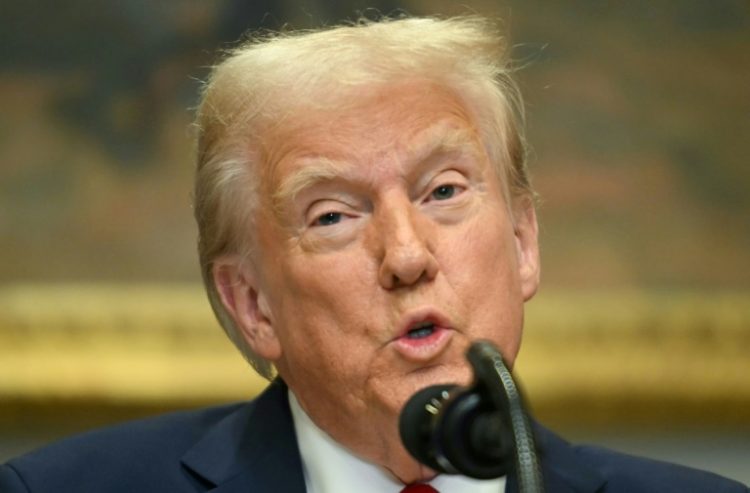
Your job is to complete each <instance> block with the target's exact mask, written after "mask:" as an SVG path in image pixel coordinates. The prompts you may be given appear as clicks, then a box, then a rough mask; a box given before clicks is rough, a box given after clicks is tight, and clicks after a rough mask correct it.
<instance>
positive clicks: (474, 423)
mask: <svg viewBox="0 0 750 493" xmlns="http://www.w3.org/2000/svg"><path fill="white" fill-rule="evenodd" d="M466 357H467V359H468V361H469V363H470V365H471V367H472V369H473V370H474V376H475V380H474V382H473V383H472V385H471V386H470V387H468V388H466V387H459V386H457V385H435V386H432V387H427V388H425V389H422V390H421V391H419V392H417V393H416V394H415V395H414V396H412V398H411V399H409V401H408V402H407V403H406V405H405V406H404V409H403V411H402V413H401V417H400V420H399V431H400V434H401V439H402V441H403V443H404V446H405V447H406V449H407V450H408V451H409V453H410V454H412V456H414V458H415V459H417V460H418V461H419V462H421V463H422V464H425V465H426V466H428V467H430V468H431V469H434V470H436V471H439V472H444V473H448V474H462V475H465V476H469V477H473V478H477V479H491V478H497V477H500V476H504V475H506V474H508V473H509V472H510V471H511V470H515V471H516V474H517V477H518V485H519V491H520V492H521V493H542V492H543V484H542V476H541V469H540V466H539V460H538V458H537V454H536V447H535V444H534V437H533V434H532V432H531V426H530V424H529V419H528V417H527V415H526V412H525V410H524V407H523V404H522V400H521V396H520V394H519V392H518V389H517V388H516V385H515V382H514V381H513V377H512V376H511V374H510V371H509V370H508V369H507V367H506V366H505V364H504V363H503V359H502V356H501V355H500V352H499V351H498V350H497V348H495V346H493V345H492V344H491V343H489V342H486V341H478V342H475V343H474V344H472V345H471V347H470V348H469V350H468V352H467V354H466Z"/></svg>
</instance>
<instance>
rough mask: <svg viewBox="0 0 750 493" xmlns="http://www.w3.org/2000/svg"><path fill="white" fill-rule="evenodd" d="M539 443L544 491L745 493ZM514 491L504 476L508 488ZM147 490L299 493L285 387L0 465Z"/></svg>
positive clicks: (94, 488) (24, 481) (714, 481)
mask: <svg viewBox="0 0 750 493" xmlns="http://www.w3.org/2000/svg"><path fill="white" fill-rule="evenodd" d="M537 440H538V446H539V447H540V449H542V450H543V458H542V464H543V475H544V480H545V484H546V491H547V492H548V493H558V492H559V493H564V492H565V493H567V492H581V493H594V492H608V493H635V492H654V493H657V492H658V493H669V492H675V493H677V492H679V493H689V492H710V493H723V492H727V493H730V492H736V493H742V492H744V493H748V489H747V488H746V487H744V486H742V485H740V484H739V483H736V482H733V481H729V480H727V479H723V478H721V477H719V476H716V475H714V474H710V473H706V472H701V471H696V470H693V469H688V468H685V467H680V466H676V465H671V464H665V463H661V462H656V461H651V460H646V459H641V458H636V457H631V456H627V455H623V454H619V453H616V452H612V451H608V450H605V449H601V448H595V447H576V446H572V445H570V444H568V443H566V442H565V441H563V440H562V439H560V438H558V437H556V436H555V435H553V434H552V433H551V432H549V431H547V430H544V429H543V428H541V427H540V428H539V430H538V437H537ZM515 490H516V486H515V478H513V477H509V478H508V489H507V491H515ZM151 491H153V492H165V493H171V492H191V493H195V492H204V491H211V492H214V493H260V492H268V493H285V492H304V491H305V481H304V477H303V473H302V463H301V459H300V456H299V451H298V449H297V441H296V437H295V433H294V427H293V424H292V416H291V413H290V411H289V403H288V401H287V391H286V386H285V385H284V384H283V382H280V381H276V382H274V383H273V384H271V385H270V386H269V388H268V389H267V390H266V391H265V392H264V393H263V394H262V395H261V396H260V397H259V398H258V399H256V400H255V401H253V402H251V403H244V404H236V405H231V406H224V407H219V408H212V409H207V410H199V411H192V412H182V413H176V414H170V415H166V416H163V417H158V418H153V419H148V420H143V421H138V422H134V423H129V424H125V425H121V426H118V427H114V428H108V429H104V430H101V431H95V432H90V433H87V434H84V435H80V436H75V437H72V438H69V439H66V440H63V441H61V442H59V443H57V444H53V445H51V446H48V447H46V448H43V449H41V450H39V451H36V452H33V453H31V454H28V455H25V456H22V457H19V458H17V459H13V460H11V461H9V462H8V463H7V464H5V465H2V466H0V492H2V493H20V492H34V493H52V492H54V493H60V492H64V493H67V492H80V493H103V492H104V493H107V492H114V493H119V492H122V493H125V492H127V493H133V492H151ZM334 493H335V492H334ZM444 493H450V492H444Z"/></svg>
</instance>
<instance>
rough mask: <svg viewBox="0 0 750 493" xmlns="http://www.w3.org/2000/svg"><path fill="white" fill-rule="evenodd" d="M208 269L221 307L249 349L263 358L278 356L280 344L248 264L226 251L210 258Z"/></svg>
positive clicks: (266, 304) (265, 303)
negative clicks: (211, 260) (228, 315)
mask: <svg viewBox="0 0 750 493" xmlns="http://www.w3.org/2000/svg"><path fill="white" fill-rule="evenodd" d="M211 273H212V275H213V279H214V284H215V285H216V289H217V291H218V292H219V296H220V297H221V302H222V303H223V304H224V308H226V310H227V311H228V312H229V313H230V314H231V316H232V319H234V323H235V325H236V326H237V330H239V331H240V334H241V335H242V337H243V338H244V340H245V342H246V343H247V345H248V346H249V347H250V349H252V350H253V352H255V354H257V355H258V356H260V357H261V358H264V359H266V360H269V361H276V360H278V359H279V358H280V357H281V344H280V342H279V339H278V337H277V335H276V331H275V330H274V325H273V317H272V316H271V312H270V308H269V305H268V302H267V300H266V297H265V295H264V294H263V292H262V291H261V290H260V289H259V288H258V282H257V276H256V275H255V273H254V272H252V268H251V267H250V266H248V264H247V262H243V261H242V260H241V258H240V257H239V256H238V255H228V256H224V257H220V258H218V259H216V260H215V261H214V262H213V267H212V269H211Z"/></svg>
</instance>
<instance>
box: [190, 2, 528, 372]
mask: <svg viewBox="0 0 750 493" xmlns="http://www.w3.org/2000/svg"><path fill="white" fill-rule="evenodd" d="M414 78H418V79H426V80H430V81H435V82H437V83H440V84H442V85H444V86H445V87H447V88H449V89H451V90H453V91H455V93H456V94H457V95H458V96H459V97H460V98H461V99H462V101H463V102H464V103H465V104H466V106H467V108H468V109H469V110H470V112H471V113H472V115H473V117H474V118H475V120H476V122H475V123H476V124H477V125H478V127H479V128H480V132H481V136H482V139H483V143H484V146H485V147H486V150H487V153H488V155H489V157H490V159H491V160H492V162H493V163H494V164H495V166H496V169H497V171H498V173H499V176H500V177H501V179H502V183H503V186H504V187H505V189H506V192H507V196H508V197H509V198H516V197H521V196H528V197H531V196H532V195H533V192H532V190H531V186H530V184H529V180H528V176H527V171H526V162H525V161H526V159H525V157H526V152H525V146H524V141H523V136H522V133H521V129H522V127H523V125H522V123H523V122H522V120H523V111H522V106H521V102H520V96H519V93H518V90H517V88H516V85H515V83H514V81H513V79H512V78H511V68H510V66H509V59H508V46H507V43H506V42H505V40H504V38H503V37H502V36H501V35H500V33H499V31H498V29H497V28H496V26H495V24H494V23H493V22H491V21H488V20H486V19H482V18H479V17H457V18H449V19H437V18H399V19H382V20H379V21H376V22H372V21H362V22H359V23H356V24H353V25H345V26H338V27H333V28H326V29H322V30H316V31H300V32H292V33H283V34H280V33H277V34H273V35H265V36H262V37H257V38H254V39H251V40H250V41H248V42H247V43H245V44H243V45H242V46H240V47H239V48H237V49H235V50H232V51H231V52H229V53H228V56H227V57H226V58H225V59H224V60H223V61H222V62H221V63H219V64H218V65H216V66H215V67H214V69H213V71H212V74H211V76H210V78H209V80H208V82H207V83H206V85H205V87H204V91H203V97H202V101H201V104H200V106H199V108H198V113H197V118H196V124H197V128H198V152H197V172H196V179H195V197H194V200H195V203H194V212H195V218H196V220H197V222H198V233H199V236H198V253H199V258H200V264H201V272H202V275H203V281H204V283H205V286H206V290H207V292H208V298H209V300H210V302H211V306H212V307H213V310H214V312H215V313H216V316H217V318H218V320H219V322H220V323H221V325H222V327H223V328H224V330H225V331H226V333H227V335H228V336H229V338H230V339H231V340H232V342H234V344H235V345H236V346H237V347H238V348H239V349H240V351H241V352H242V353H243V355H244V356H245V358H246V359H247V360H248V361H249V362H250V363H251V364H252V365H253V367H254V368H255V369H256V371H258V373H260V374H261V375H263V376H264V377H266V378H271V377H272V375H273V368H272V366H271V364H270V363H269V362H268V361H265V360H263V359H262V358H259V357H258V356H257V355H255V354H254V353H253V352H252V350H251V349H250V348H249V347H248V345H247V344H246V342H245V340H244V339H243V337H242V335H241V333H240V331H239V330H238V329H237V327H236V326H235V323H234V320H232V317H231V316H230V315H229V313H228V312H227V311H226V309H225V308H224V306H223V304H222V302H221V298H220V296H219V294H218V291H217V288H216V286H215V285H214V281H213V275H212V268H213V261H214V260H215V259H216V258H217V257H219V256H220V255H225V254H231V253H234V254H240V255H249V254H250V253H249V252H251V251H252V249H253V245H252V244H251V243H252V242H253V238H252V236H251V234H250V232H252V227H253V218H254V211H255V209H256V208H257V207H258V203H259V199H258V191H259V187H260V183H259V178H258V177H259V173H258V170H260V169H262V168H261V167H262V166H263V165H264V163H263V150H262V149H263V134H264V131H267V129H268V128H269V127H270V126H273V125H283V122H284V121H285V120H286V119H293V118H294V114H295V112H300V111H305V110H307V109H310V108H329V109H331V108H332V109H336V108H340V107H341V106H343V105H345V104H347V103H346V101H347V97H351V96H352V95H353V94H356V92H355V90H356V89H357V88H360V89H361V88H362V87H364V86H372V85H382V84H388V83H389V82H395V81H401V80H405V79H414Z"/></svg>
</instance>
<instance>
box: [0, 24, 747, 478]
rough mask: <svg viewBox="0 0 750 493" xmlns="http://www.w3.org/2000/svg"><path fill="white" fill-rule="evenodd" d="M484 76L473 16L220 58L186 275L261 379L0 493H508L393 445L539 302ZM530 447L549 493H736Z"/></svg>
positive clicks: (492, 61) (94, 443) (516, 120)
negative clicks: (203, 290) (473, 355)
mask: <svg viewBox="0 0 750 493" xmlns="http://www.w3.org/2000/svg"><path fill="white" fill-rule="evenodd" d="M505 60H506V53H505V45H504V43H503V42H502V38H501V37H500V36H499V35H498V34H497V33H496V32H495V30H494V28H493V27H492V25H491V24H490V23H488V22H486V21H483V20H481V19H476V18H461V19H449V20H434V19H401V20H393V21H390V20H384V21H381V22H377V23H364V24H361V25H356V26H348V27H339V28H334V29H328V30H324V31H319V32H311V33H303V34H292V35H285V36H276V37H272V38H268V39H259V40H255V41H253V42H251V43H249V44H248V45H246V46H244V47H242V48H240V49H238V50H236V51H235V52H233V53H232V54H231V55H230V56H229V57H228V58H227V59H226V60H224V61H223V62H222V63H221V64H219V65H218V66H217V67H216V68H215V70H214V72H213V75H212V77H211V79H210V81H209V83H208V84H207V86H206V89H205V92H204V95H203V101H202V104H201V106H200V109H199V112H198V119H197V125H198V128H199V132H200V133H199V145H198V171H197V178H196V191H195V214H196V218H197V221H198V226H199V232H200V241H199V254H200V260H201V266H202V272H203V275H204V280H205V283H206V286H207V290H208V294H209V298H210V300H211V303H212V306H213V307H214V310H215V311H216V313H217V316H218V318H219V320H220V321H221V323H222V325H223V327H224V328H225V330H226V331H227V333H228V335H229V337H230V338H231V339H232V340H233V341H234V342H235V344H236V345H237V346H238V347H239V348H240V350H241V351H242V352H243V354H244V355H245V356H246V357H247V359H248V360H249V361H250V362H251V363H252V364H253V365H254V367H255V368H256V369H257V370H258V371H259V372H260V373H261V374H263V375H264V376H266V377H268V378H273V376H274V374H275V373H277V374H278V377H279V378H277V379H275V380H274V382H273V383H272V384H271V385H270V387H269V389H268V390H267V391H266V392H264V394H263V395H262V396H261V397H259V398H258V399H257V400H256V401H254V402H253V403H250V404H240V405H236V406H230V407H223V408H217V409H210V410H203V411H197V412H193V413H181V414H176V415H172V416H166V417H162V418H157V419H155V420H147V421H144V422H140V423H136V424H129V425H125V426H124V427H120V428H116V429H112V430H104V431H100V432H95V433H93V434H89V435H85V436H82V437H75V438H72V439H69V440H67V441H65V442H62V443H61V444H58V445H55V446H52V447H50V448H47V449H45V450H42V451H40V452H36V453H33V454H31V455H28V456H25V457H22V458H19V459H16V460H13V461H11V462H9V463H8V464H7V465H5V466H3V469H2V470H1V472H0V487H2V488H0V489H2V491H12V492H15V491H33V492H41V491H86V492H88V491H217V492H219V491H220V492H230V491H231V492H234V491H236V492H240V491H242V492H261V491H269V492H270V491H273V492H279V491H281V492H286V491H305V490H306V491H313V492H330V491H333V492H339V491H341V492H343V491H358V492H368V491H373V492H376V491H377V492H380V491H382V492H394V493H395V492H398V491H400V490H401V489H402V488H403V487H404V486H405V485H414V484H429V485H430V487H433V488H435V489H437V490H439V491H442V492H444V493H445V492H452V491H465V492H490V491H492V492H496V491H502V489H503V488H505V487H507V491H515V488H516V486H515V479H514V478H513V477H512V476H511V477H508V478H501V479H498V480H491V481H475V480H471V479H469V478H463V477H459V476H447V475H438V476H436V475H435V473H434V472H433V471H430V470H428V469H427V468H425V467H424V466H421V465H420V464H419V463H417V462H416V461H415V460H414V459H413V458H412V457H411V456H410V455H409V454H408V453H407V452H406V451H405V449H404V447H403V445H402V443H401V440H400V439H399V436H398V431H397V422H398V416H399V413H400V411H401V409H402V407H403V405H404V403H405V402H406V401H407V399H408V398H409V397H410V396H411V395H412V394H414V393H415V392H416V391H418V390H420V389H422V388H424V387H426V386H428V385H433V384H439V383H458V384H467V383H469V381H470V379H471V374H470V371H469V368H468V365H467V364H466V363H465V359H464V353H465V351H466V349H467V348H468V346H469V344H470V343H471V342H472V341H474V340H477V339H487V340H490V341H492V342H494V344H495V345H496V346H497V347H499V348H500V350H501V352H502V353H503V356H504V359H505V360H506V362H507V363H508V364H509V365H512V364H513V361H514V359H515V357H516V355H517V353H518V349H519V346H520V342H521V330H522V326H523V304H524V302H525V301H527V300H529V299H530V298H531V297H532V296H533V295H534V293H535V291H536V289H537V286H538V284H539V272H540V267H539V252H538V246H537V222H536V216H535V210H534V196H533V191H532V190H531V187H530V184H529V180H528V178H527V173H526V168H525V161H524V157H525V154H524V148H523V138H522V135H521V123H520V115H521V111H520V107H519V104H518V101H519V97H518V94H517V92H516V89H515V86H514V84H513V82H512V79H511V78H510V71H509V68H508V66H507V64H506V61H505ZM538 440H539V447H540V448H541V450H542V452H543V457H542V461H543V474H544V481H545V484H546V488H547V491H551V492H557V491H580V492H594V491H608V492H625V491H628V492H633V491H654V492H656V491H659V492H664V491H681V492H682V491H727V492H730V491H731V492H742V491H747V489H746V488H745V487H743V486H741V485H739V484H737V483H733V482H731V481H728V480H724V479H721V478H718V477H716V476H714V475H710V474H708V473H702V472H698V471H691V470H688V469H685V468H681V467H678V466H671V465H666V464H658V463H655V462H652V461H646V460H642V459H636V458H632V457H626V456H622V455H619V454H615V453H613V452H608V451H603V450H600V449H594V448H576V447H572V446H570V445H568V444H567V443H565V442H563V441H562V440H560V439H559V438H556V437H555V436H554V435H552V434H551V433H549V432H547V431H545V430H544V429H542V428H539V436H538ZM423 488H427V486H424V487H423Z"/></svg>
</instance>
